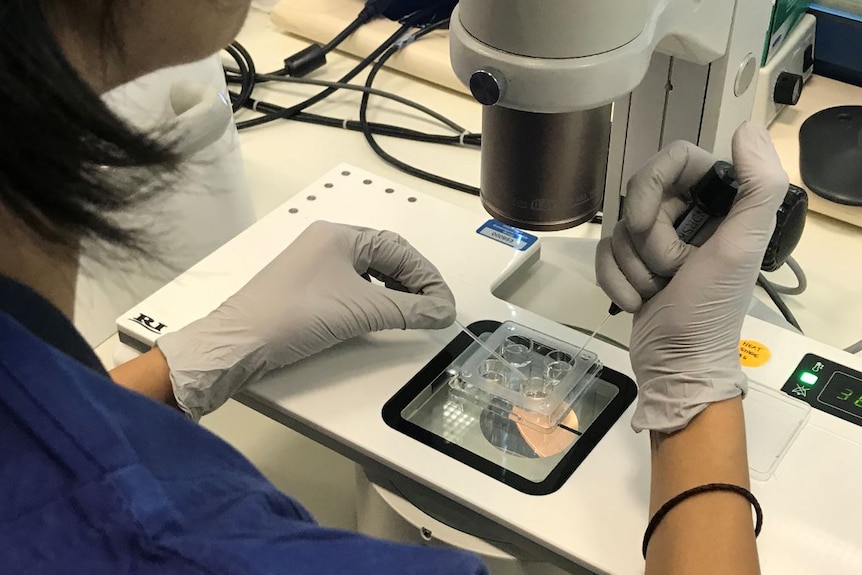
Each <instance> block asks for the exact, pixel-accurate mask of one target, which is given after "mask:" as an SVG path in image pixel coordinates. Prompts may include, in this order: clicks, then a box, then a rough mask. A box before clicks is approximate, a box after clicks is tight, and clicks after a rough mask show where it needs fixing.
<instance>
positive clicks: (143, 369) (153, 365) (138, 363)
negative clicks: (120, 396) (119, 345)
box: [110, 347, 177, 407]
mask: <svg viewBox="0 0 862 575" xmlns="http://www.w3.org/2000/svg"><path fill="white" fill-rule="evenodd" d="M110 375H111V379H113V380H114V381H115V382H117V383H118V384H120V385H122V386H123V387H126V388H128V389H131V390H132V391H136V392H138V393H140V394H141V395H145V396H147V397H149V398H150V399H153V400H155V401H158V402H160V403H165V404H167V405H170V406H171V407H177V400H176V398H175V397H174V390H173V387H172V386H171V378H170V370H169V369H168V362H167V361H166V360H165V356H164V355H162V352H161V351H159V348H157V347H156V348H153V349H151V350H150V351H148V352H147V353H145V354H143V355H141V356H140V357H136V358H135V359H133V360H131V361H128V362H126V363H124V364H122V365H120V366H117V367H115V368H114V369H113V370H111V373H110Z"/></svg>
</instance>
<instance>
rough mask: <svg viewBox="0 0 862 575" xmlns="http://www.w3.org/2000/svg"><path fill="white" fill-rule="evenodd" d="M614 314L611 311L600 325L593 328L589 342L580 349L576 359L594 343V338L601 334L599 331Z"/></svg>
mask: <svg viewBox="0 0 862 575" xmlns="http://www.w3.org/2000/svg"><path fill="white" fill-rule="evenodd" d="M613 316H614V314H612V313H609V314H608V315H606V316H605V319H603V320H602V323H600V324H599V327H597V328H596V329H595V330H593V333H591V334H590V337H589V339H587V343H585V344H584V345H582V346H581V349H579V350H578V353H577V354H575V361H577V359H578V358H579V357H581V352H583V351H584V350H585V349H587V346H588V345H590V344H591V343H593V340H594V339H596V336H597V335H598V334H599V332H600V331H601V330H602V328H603V327H605V324H606V323H608V320H609V319H611V318H612V317H613Z"/></svg>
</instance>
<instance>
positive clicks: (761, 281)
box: [757, 274, 803, 333]
mask: <svg viewBox="0 0 862 575" xmlns="http://www.w3.org/2000/svg"><path fill="white" fill-rule="evenodd" d="M757 285H759V286H760V287H762V288H763V290H764V291H765V292H766V295H768V296H769V299H771V300H772V303H774V304H775V307H777V308H778V311H779V312H781V315H782V316H784V319H785V320H787V323H789V324H790V325H792V326H793V327H795V328H796V329H797V330H799V333H803V331H802V328H801V327H799V322H798V321H796V317H795V316H794V315H793V312H791V311H790V308H789V307H787V304H786V303H785V301H784V300H783V299H782V298H781V294H780V293H778V292H777V291H776V289H775V286H773V285H772V282H770V281H769V280H767V279H766V278H765V277H763V274H758V276H757Z"/></svg>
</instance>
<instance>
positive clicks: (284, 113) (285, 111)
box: [236, 11, 425, 130]
mask: <svg viewBox="0 0 862 575" xmlns="http://www.w3.org/2000/svg"><path fill="white" fill-rule="evenodd" d="M424 12H425V11H420V12H416V13H415V14H413V15H411V16H409V17H408V18H406V19H405V20H404V21H403V23H402V24H401V26H400V27H399V28H398V30H397V31H396V32H395V33H394V34H392V35H391V36H389V38H387V39H386V40H385V41H384V42H383V44H381V45H380V46H378V47H377V48H376V49H375V50H374V51H373V52H372V53H371V54H369V55H368V56H366V57H365V58H364V59H363V60H362V61H361V62H359V64H357V65H356V66H355V67H354V68H353V69H352V70H350V71H349V72H347V74H345V75H344V76H342V77H341V78H340V79H339V80H338V81H339V82H341V83H348V82H350V80H352V79H353V78H355V77H356V76H358V75H359V74H360V73H361V72H362V71H363V70H365V69H366V68H367V67H368V66H370V65H371V64H372V63H373V62H374V61H375V60H376V59H377V58H379V57H380V56H381V55H382V54H383V53H385V52H386V51H387V50H388V49H389V48H390V47H391V46H392V45H394V44H395V43H396V42H398V40H400V39H401V38H403V37H404V35H405V34H407V33H408V32H409V31H410V29H411V28H412V27H413V25H414V24H415V23H416V22H418V21H420V20H421V19H422V18H423V17H424ZM336 91H338V88H327V89H325V90H323V91H322V92H320V93H318V94H316V95H314V96H312V97H310V98H308V99H306V100H304V101H303V102H300V103H299V104H296V105H293V106H291V107H289V108H281V111H280V112H278V113H275V114H265V115H263V116H261V117H259V118H254V119H251V120H246V121H244V122H238V123H237V126H236V127H237V129H238V130H245V129H248V128H254V127H256V126H262V125H264V124H268V123H270V122H274V121H275V120H283V119H287V118H292V117H293V116H295V115H296V114H298V113H300V112H303V111H305V110H306V109H307V108H308V107H310V106H313V105H314V104H317V103H318V102H321V101H323V100H325V99H326V98H328V97H329V96H331V95H332V94H334V93H335V92H336Z"/></svg>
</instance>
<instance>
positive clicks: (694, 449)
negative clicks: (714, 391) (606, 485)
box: [646, 398, 760, 575]
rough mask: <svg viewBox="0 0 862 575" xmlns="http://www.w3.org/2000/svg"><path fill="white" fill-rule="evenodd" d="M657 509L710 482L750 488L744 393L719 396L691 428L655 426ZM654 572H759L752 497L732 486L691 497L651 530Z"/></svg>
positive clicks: (650, 568)
mask: <svg viewBox="0 0 862 575" xmlns="http://www.w3.org/2000/svg"><path fill="white" fill-rule="evenodd" d="M651 440H652V441H651V443H652V489H651V492H650V516H652V515H653V514H655V512H656V511H657V510H658V508H659V507H661V506H662V505H663V504H664V503H665V502H667V501H668V500H669V499H671V498H672V497H674V496H676V495H678V494H680V493H682V492H683V491H686V490H688V489H691V488H693V487H698V486H700V485H705V484H708V483H731V484H734V485H739V486H741V487H744V488H746V489H748V488H749V478H748V457H747V453H746V445H745V420H744V417H743V412H742V400H741V399H740V398H736V399H732V400H728V401H724V402H721V403H716V404H713V405H711V406H710V407H708V408H707V409H706V410H705V411H704V412H703V413H701V414H700V415H698V416H697V417H696V418H695V419H694V420H693V421H692V422H691V423H690V424H689V425H688V427H686V428H685V429H683V430H681V431H679V432H677V433H674V434H671V435H661V434H656V433H654V434H653V435H652V438H651ZM646 572H647V575H658V574H661V575H676V574H686V575H688V574H692V573H697V574H698V575H713V574H716V575H717V574H722V575H724V574H733V575H755V574H758V573H760V568H759V565H758V558H757V547H756V545H755V538H754V524H753V521H752V511H751V504H750V503H749V502H748V501H747V500H746V499H745V498H744V497H742V496H740V495H738V494H736V493H730V492H710V493H703V494H700V495H696V496H694V497H691V498H688V499H686V500H685V501H683V502H681V503H680V504H678V505H677V506H676V507H674V508H673V510H672V511H670V513H668V515H667V516H666V517H665V518H664V520H662V522H661V524H660V525H659V527H658V528H657V529H656V531H655V533H654V534H653V536H652V540H651V541H650V544H649V549H648V552H647V564H646Z"/></svg>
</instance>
